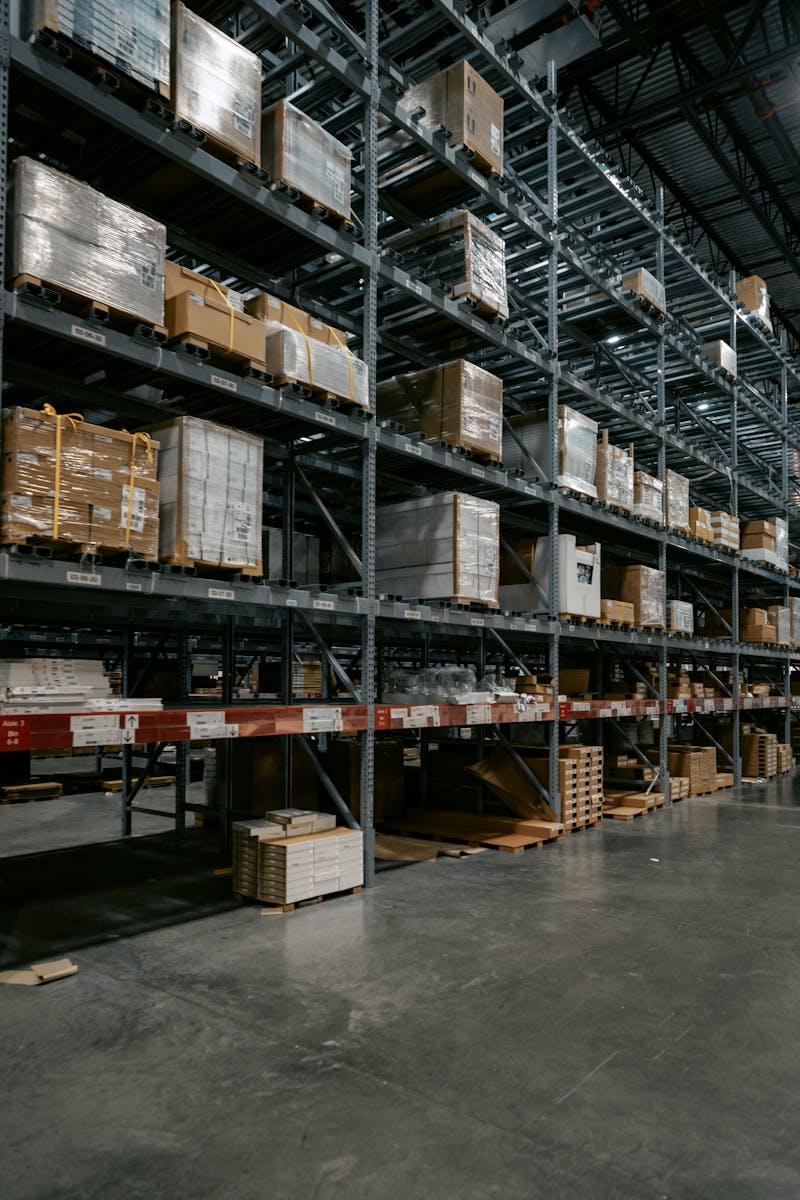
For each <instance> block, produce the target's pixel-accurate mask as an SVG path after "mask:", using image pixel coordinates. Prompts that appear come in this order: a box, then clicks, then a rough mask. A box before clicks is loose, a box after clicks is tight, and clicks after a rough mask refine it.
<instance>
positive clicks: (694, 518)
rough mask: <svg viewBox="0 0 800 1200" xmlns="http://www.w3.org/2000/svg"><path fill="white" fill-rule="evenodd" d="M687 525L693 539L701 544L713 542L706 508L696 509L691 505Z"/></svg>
mask: <svg viewBox="0 0 800 1200" xmlns="http://www.w3.org/2000/svg"><path fill="white" fill-rule="evenodd" d="M689 525H690V527H691V531H692V536H693V537H696V538H699V539H700V541H701V542H713V541H714V529H713V527H712V525H711V513H710V512H709V511H708V509H707V508H697V507H695V506H694V505H692V507H691V508H690V509H689Z"/></svg>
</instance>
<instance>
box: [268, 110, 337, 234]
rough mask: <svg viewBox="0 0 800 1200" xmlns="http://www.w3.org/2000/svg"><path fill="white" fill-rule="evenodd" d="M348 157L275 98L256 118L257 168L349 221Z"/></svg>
mask: <svg viewBox="0 0 800 1200" xmlns="http://www.w3.org/2000/svg"><path fill="white" fill-rule="evenodd" d="M352 160H353V156H352V154H351V153H350V150H349V149H348V148H347V146H344V145H343V144H342V143H341V142H339V141H337V140H336V138H335V137H333V135H332V134H330V133H328V131H327V130H326V129H323V128H322V126H321V125H318V124H317V122H316V121H312V120H311V118H310V117H308V116H306V114H305V113H304V112H301V111H300V109H299V108H295V106H294V105H293V104H290V103H289V101H288V100H280V101H278V103H277V104H273V105H272V106H271V107H270V108H267V109H265V110H264V111H263V113H262V114H261V166H262V168H263V170H265V171H266V172H268V174H269V176H270V178H271V179H272V180H273V181H278V180H280V181H281V182H282V183H285V184H286V185H287V186H288V187H290V188H293V189H294V190H295V191H298V192H299V193H300V194H301V195H302V196H305V197H307V198H308V199H310V200H313V201H315V203H316V204H317V205H319V206H321V207H322V208H324V209H326V210H327V212H329V213H334V214H335V215H336V216H339V217H342V218H343V219H344V220H349V219H350V213H351V209H350V192H351V172H352Z"/></svg>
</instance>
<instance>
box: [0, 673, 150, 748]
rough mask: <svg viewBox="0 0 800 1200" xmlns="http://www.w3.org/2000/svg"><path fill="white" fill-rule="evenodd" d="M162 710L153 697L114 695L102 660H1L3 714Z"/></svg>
mask: <svg viewBox="0 0 800 1200" xmlns="http://www.w3.org/2000/svg"><path fill="white" fill-rule="evenodd" d="M161 707H162V704H161V701H160V700H157V699H154V698H142V699H141V700H139V699H137V700H131V701H128V700H123V699H121V698H120V697H119V696H113V695H112V694H111V685H110V683H109V680H108V676H107V675H106V673H105V671H104V669H103V664H102V662H101V661H100V660H99V659H92V658H5V659H0V713H21V712H28V713H30V712H70V713H80V712H83V713H86V712H112V713H114V712H123V711H125V710H126V709H127V708H136V709H139V708H145V709H148V710H150V711H153V710H157V709H160V708H161ZM109 727H110V728H117V729H118V727H119V721H118V720H116V722H115V721H110V722H109ZM109 740H112V739H111V738H109Z"/></svg>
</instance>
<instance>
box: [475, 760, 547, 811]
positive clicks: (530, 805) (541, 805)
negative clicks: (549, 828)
mask: <svg viewBox="0 0 800 1200" xmlns="http://www.w3.org/2000/svg"><path fill="white" fill-rule="evenodd" d="M515 750H516V751H517V753H518V754H519V755H520V757H521V758H522V760H523V762H525V764H526V766H527V767H528V769H529V770H531V771H532V772H533V773H534V774H535V775H536V777H537V778H539V774H538V772H537V770H536V767H535V763H536V761H540V759H538V755H539V753H540V751H539V748H538V747H537V748H536V749H535V750H534V749H532V748H530V747H527V746H515ZM544 753H545V754H547V751H546V750H545V751H544ZM533 755H537V758H534V757H533ZM559 765H560V764H559ZM467 770H468V771H469V772H470V774H472V775H475V776H476V777H477V778H478V779H480V780H481V782H482V783H484V784H485V785H486V787H488V788H489V790H490V791H491V792H493V793H494V795H495V796H497V797H498V799H500V800H502V801H503V803H504V804H505V805H507V807H508V808H509V809H510V810H511V812H514V813H516V814H517V815H518V816H520V817H528V818H539V819H541V820H544V821H556V820H558V818H557V817H556V814H555V812H554V811H553V809H552V808H551V807H550V805H549V804H547V802H546V801H545V800H544V799H543V798H542V796H541V793H540V792H539V790H538V788H536V787H535V786H534V784H532V783H531V782H530V780H529V779H528V778H527V776H526V775H525V774H524V773H523V771H522V770H521V769H520V767H519V765H518V764H517V762H516V760H515V759H513V758H512V757H511V756H510V755H509V754H507V753H506V751H505V750H504V749H502V748H500V747H496V748H495V749H493V750H492V751H491V753H490V754H489V756H488V757H487V758H484V759H483V760H482V761H481V762H477V763H474V764H472V765H471V766H469V767H467ZM545 786H546V784H545Z"/></svg>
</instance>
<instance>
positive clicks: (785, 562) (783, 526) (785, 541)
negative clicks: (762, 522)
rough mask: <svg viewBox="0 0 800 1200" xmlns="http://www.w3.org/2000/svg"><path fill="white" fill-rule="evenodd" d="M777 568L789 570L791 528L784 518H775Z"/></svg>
mask: <svg viewBox="0 0 800 1200" xmlns="http://www.w3.org/2000/svg"><path fill="white" fill-rule="evenodd" d="M775 566H776V567H777V568H778V570H779V571H788V570H789V526H788V524H787V522H786V521H785V519H784V518H783V517H776V518H775Z"/></svg>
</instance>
